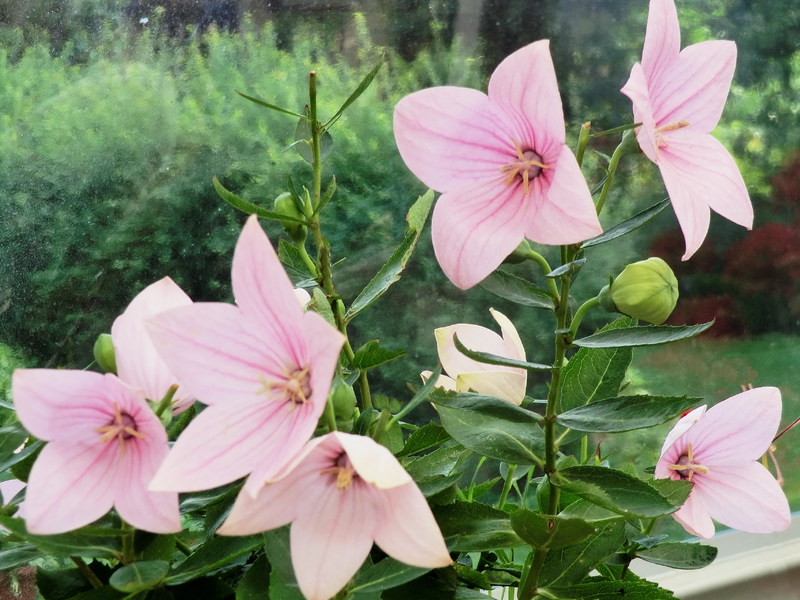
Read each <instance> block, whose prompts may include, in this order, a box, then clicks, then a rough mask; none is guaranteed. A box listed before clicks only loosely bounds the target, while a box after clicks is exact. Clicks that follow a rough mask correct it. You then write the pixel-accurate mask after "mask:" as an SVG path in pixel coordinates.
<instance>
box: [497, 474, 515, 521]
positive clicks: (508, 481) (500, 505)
mask: <svg viewBox="0 0 800 600" xmlns="http://www.w3.org/2000/svg"><path fill="white" fill-rule="evenodd" d="M516 470H517V465H508V473H506V480H505V482H504V483H503V491H502V492H500V500H499V501H498V502H497V508H498V509H500V510H503V507H504V506H505V505H506V499H507V498H508V492H509V491H510V490H511V484H513V483H514V472H515V471H516Z"/></svg>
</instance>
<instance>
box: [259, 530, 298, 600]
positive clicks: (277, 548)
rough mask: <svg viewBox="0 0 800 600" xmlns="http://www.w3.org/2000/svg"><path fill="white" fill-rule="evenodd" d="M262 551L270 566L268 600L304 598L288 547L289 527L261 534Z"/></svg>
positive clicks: (296, 599)
mask: <svg viewBox="0 0 800 600" xmlns="http://www.w3.org/2000/svg"><path fill="white" fill-rule="evenodd" d="M262 537H263V539H264V551H265V552H266V553H267V559H269V564H270V565H271V566H272V570H271V571H270V574H269V593H268V594H267V598H269V600H304V596H303V594H301V593H300V589H299V588H298V587H297V581H296V580H295V577H294V568H293V567H292V558H291V556H292V554H291V550H290V548H289V527H288V526H285V527H280V528H278V529H273V530H271V531H266V532H264V533H263V534H262Z"/></svg>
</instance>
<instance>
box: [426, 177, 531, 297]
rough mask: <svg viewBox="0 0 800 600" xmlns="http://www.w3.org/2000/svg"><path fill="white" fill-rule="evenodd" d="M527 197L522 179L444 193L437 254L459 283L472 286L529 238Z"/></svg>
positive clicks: (437, 211)
mask: <svg viewBox="0 0 800 600" xmlns="http://www.w3.org/2000/svg"><path fill="white" fill-rule="evenodd" d="M527 214H528V208H527V201H526V199H525V198H524V196H523V192H522V184H521V182H520V183H519V184H517V183H512V184H509V185H506V184H504V183H503V179H502V177H501V176H500V173H499V171H498V177H497V178H496V179H495V180H491V181H486V182H485V183H484V182H480V183H476V184H475V185H473V186H471V187H469V188H460V189H458V190H455V191H453V192H448V193H445V194H442V196H441V197H440V198H439V200H438V202H437V203H436V206H435V207H434V209H433V219H432V223H431V230H432V236H433V249H434V251H435V253H436V259H437V260H438V261H439V265H440V266H441V267H442V270H443V271H444V273H445V275H447V277H448V278H449V279H450V281H452V282H453V283H454V284H455V285H456V286H458V287H460V288H461V289H464V290H466V289H468V288H471V287H473V286H474V285H476V284H477V283H479V282H480V281H482V280H483V279H484V278H486V277H487V276H488V275H489V274H491V272H492V271H494V270H495V269H496V268H497V267H499V266H500V263H502V262H503V259H505V258H506V257H507V256H508V255H509V254H511V253H512V252H513V251H514V249H515V248H516V247H517V246H518V245H519V243H520V242H521V241H522V239H523V237H524V236H523V232H524V227H525V221H526V215H527Z"/></svg>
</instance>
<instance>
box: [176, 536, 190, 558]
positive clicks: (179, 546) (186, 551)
mask: <svg viewBox="0 0 800 600" xmlns="http://www.w3.org/2000/svg"><path fill="white" fill-rule="evenodd" d="M175 547H176V548H177V549H178V550H179V551H180V553H181V554H183V555H185V556H189V555H190V554H191V553H192V549H191V548H189V546H187V545H186V543H185V542H184V541H183V540H180V539H178V538H175Z"/></svg>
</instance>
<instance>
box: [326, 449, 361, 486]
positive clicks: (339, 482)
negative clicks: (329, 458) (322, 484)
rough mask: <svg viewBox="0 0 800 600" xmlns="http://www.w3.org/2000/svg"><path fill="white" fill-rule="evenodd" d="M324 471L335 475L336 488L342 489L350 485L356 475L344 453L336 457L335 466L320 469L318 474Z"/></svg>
mask: <svg viewBox="0 0 800 600" xmlns="http://www.w3.org/2000/svg"><path fill="white" fill-rule="evenodd" d="M325 473H331V474H333V475H335V476H336V489H338V490H342V491H344V490H346V489H347V488H349V487H350V484H351V483H353V478H354V477H358V474H357V473H356V471H355V469H354V468H353V465H352V464H350V459H349V458H347V454H344V453H342V454H341V455H339V458H337V459H336V464H335V466H333V467H331V468H329V469H324V470H323V471H320V475H322V474H325Z"/></svg>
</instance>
